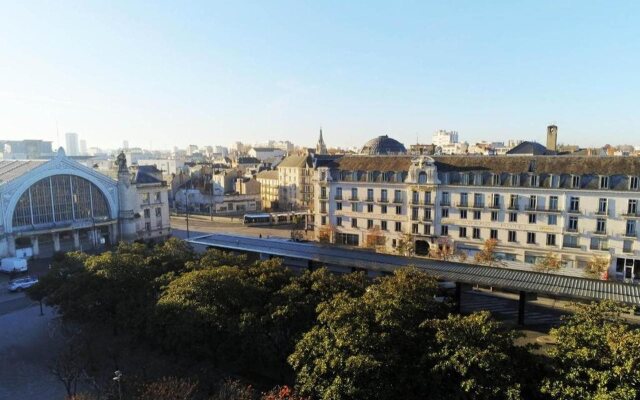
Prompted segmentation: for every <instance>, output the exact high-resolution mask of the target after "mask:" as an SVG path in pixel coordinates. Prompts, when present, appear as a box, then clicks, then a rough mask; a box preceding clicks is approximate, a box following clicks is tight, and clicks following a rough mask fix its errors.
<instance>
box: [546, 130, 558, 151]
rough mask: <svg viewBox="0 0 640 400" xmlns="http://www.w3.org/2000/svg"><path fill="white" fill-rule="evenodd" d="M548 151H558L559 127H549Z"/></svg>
mask: <svg viewBox="0 0 640 400" xmlns="http://www.w3.org/2000/svg"><path fill="white" fill-rule="evenodd" d="M547 150H551V151H556V150H558V127H557V126H555V125H549V126H547Z"/></svg>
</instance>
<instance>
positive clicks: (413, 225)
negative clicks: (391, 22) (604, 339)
mask: <svg viewBox="0 0 640 400" xmlns="http://www.w3.org/2000/svg"><path fill="white" fill-rule="evenodd" d="M639 179H640V159H639V158H635V157H577V156H442V157H433V158H430V157H424V156H422V157H416V158H412V157H411V156H381V155H377V156H364V155H353V156H345V157H343V158H341V159H340V160H336V161H335V163H334V164H333V165H330V166H325V167H320V168H318V170H317V172H316V175H315V182H314V184H315V193H317V195H316V196H315V199H314V202H315V207H314V208H315V211H314V213H315V220H316V222H317V223H316V225H315V229H316V231H317V232H316V235H317V236H318V235H319V232H318V231H319V230H321V229H325V230H326V229H327V228H328V229H330V230H331V232H332V240H333V241H334V242H338V243H342V244H349V245H357V246H364V245H365V244H366V243H367V235H369V234H371V233H372V232H374V231H376V230H378V229H379V230H380V231H381V232H382V236H383V239H382V241H383V243H382V247H383V248H384V249H386V251H389V252H393V251H394V247H395V246H397V245H398V243H399V240H401V239H403V238H404V237H406V236H407V235H410V237H411V238H412V241H413V243H414V245H415V252H416V254H418V255H420V254H422V255H426V254H427V253H428V251H429V248H430V247H431V246H433V245H434V244H436V243H437V241H438V239H439V238H441V237H446V238H448V240H450V241H451V242H452V243H453V244H454V246H455V247H456V248H457V249H458V250H460V251H465V252H467V253H468V254H469V255H470V256H473V254H474V253H476V252H477V251H478V250H479V249H481V248H482V246H483V243H484V241H485V240H487V239H490V238H493V239H496V240H497V241H498V248H497V252H498V255H499V256H500V257H501V258H502V259H503V260H505V262H506V263H507V264H508V265H515V264H522V265H524V264H534V263H536V261H537V260H538V258H540V257H544V256H545V255H546V254H548V253H549V252H553V253H557V254H559V255H560V256H561V259H562V261H563V264H564V266H565V267H564V268H563V273H567V274H575V275H580V274H581V273H582V271H583V269H584V267H585V265H586V263H587V262H588V261H589V260H590V259H591V258H592V257H593V256H594V255H600V256H604V257H606V258H608V259H609V261H610V269H609V275H610V276H611V277H614V278H617V279H626V280H633V279H634V278H640V245H639V244H638V230H637V224H638V220H639V219H640V208H639V207H640V206H639V204H638V203H639V202H640V191H639V189H640V182H639Z"/></svg>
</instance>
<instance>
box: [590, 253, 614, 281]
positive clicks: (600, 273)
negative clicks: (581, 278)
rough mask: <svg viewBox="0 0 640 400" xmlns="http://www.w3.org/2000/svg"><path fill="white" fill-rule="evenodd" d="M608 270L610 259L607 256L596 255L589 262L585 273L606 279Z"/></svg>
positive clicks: (595, 277)
mask: <svg viewBox="0 0 640 400" xmlns="http://www.w3.org/2000/svg"><path fill="white" fill-rule="evenodd" d="M608 270H609V259H608V258H607V257H603V256H599V255H594V256H593V257H591V259H590V260H589V262H587V269H586V271H585V273H586V275H587V276H588V277H590V278H593V279H603V280H606V279H607V278H608V274H607V272H608Z"/></svg>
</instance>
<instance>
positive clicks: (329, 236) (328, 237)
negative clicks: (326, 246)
mask: <svg viewBox="0 0 640 400" xmlns="http://www.w3.org/2000/svg"><path fill="white" fill-rule="evenodd" d="M335 232H336V228H335V226H333V225H331V224H329V225H323V226H321V227H320V229H319V230H318V241H319V242H321V243H333V240H334V238H335Z"/></svg>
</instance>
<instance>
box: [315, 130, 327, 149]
mask: <svg viewBox="0 0 640 400" xmlns="http://www.w3.org/2000/svg"><path fill="white" fill-rule="evenodd" d="M316 154H329V152H328V151H327V146H326V145H325V144H324V139H323V138H322V128H320V137H319V138H318V144H316Z"/></svg>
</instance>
